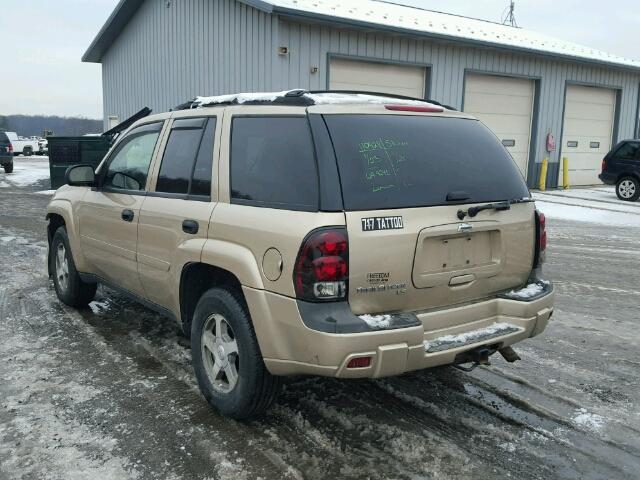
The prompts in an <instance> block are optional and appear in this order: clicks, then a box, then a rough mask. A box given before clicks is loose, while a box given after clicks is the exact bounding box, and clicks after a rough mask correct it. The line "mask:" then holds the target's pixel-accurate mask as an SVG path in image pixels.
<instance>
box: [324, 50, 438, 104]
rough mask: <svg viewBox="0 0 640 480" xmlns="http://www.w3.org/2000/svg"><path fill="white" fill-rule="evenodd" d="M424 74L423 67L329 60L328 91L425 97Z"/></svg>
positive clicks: (337, 59) (339, 59)
mask: <svg viewBox="0 0 640 480" xmlns="http://www.w3.org/2000/svg"><path fill="white" fill-rule="evenodd" d="M426 74H427V71H426V68H425V67H415V66H410V65H397V64H389V63H377V62H363V61H360V60H347V59H343V58H332V59H331V62H330V70H329V88H330V89H331V90H357V91H369V92H382V93H395V94H396V95H406V96H408V97H415V98H424V97H425V87H426Z"/></svg>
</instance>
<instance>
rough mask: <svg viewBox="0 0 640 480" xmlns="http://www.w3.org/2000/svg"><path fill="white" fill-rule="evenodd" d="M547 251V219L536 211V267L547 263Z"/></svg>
mask: <svg viewBox="0 0 640 480" xmlns="http://www.w3.org/2000/svg"><path fill="white" fill-rule="evenodd" d="M546 250H547V219H546V217H545V216H544V213H542V212H540V211H538V210H536V255H535V262H534V264H535V266H536V267H539V266H541V265H542V264H543V263H544V261H545V256H546V255H545V252H546Z"/></svg>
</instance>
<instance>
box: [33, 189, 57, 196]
mask: <svg viewBox="0 0 640 480" xmlns="http://www.w3.org/2000/svg"><path fill="white" fill-rule="evenodd" d="M35 193H36V194H38V195H53V194H54V193H56V191H55V190H41V191H39V192H35Z"/></svg>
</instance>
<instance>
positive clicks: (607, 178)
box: [598, 172, 618, 185]
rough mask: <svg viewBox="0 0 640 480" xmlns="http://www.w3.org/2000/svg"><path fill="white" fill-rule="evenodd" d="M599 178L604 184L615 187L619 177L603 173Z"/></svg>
mask: <svg viewBox="0 0 640 480" xmlns="http://www.w3.org/2000/svg"><path fill="white" fill-rule="evenodd" d="M598 178H599V179H600V180H601V181H602V183H606V184H607V185H615V184H616V181H617V179H618V177H617V176H616V175H614V174H611V173H607V172H602V173H601V174H600V175H598Z"/></svg>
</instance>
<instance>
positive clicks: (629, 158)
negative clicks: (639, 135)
mask: <svg viewBox="0 0 640 480" xmlns="http://www.w3.org/2000/svg"><path fill="white" fill-rule="evenodd" d="M599 178H600V180H602V181H603V182H604V183H606V184H608V185H615V186H616V195H618V198H619V199H620V200H627V201H629V202H635V201H636V200H638V198H640V140H624V141H622V142H620V143H618V144H617V145H616V146H615V147H614V148H613V150H611V151H610V152H609V153H608V154H607V156H606V157H604V160H602V173H601V174H600V175H599Z"/></svg>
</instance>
